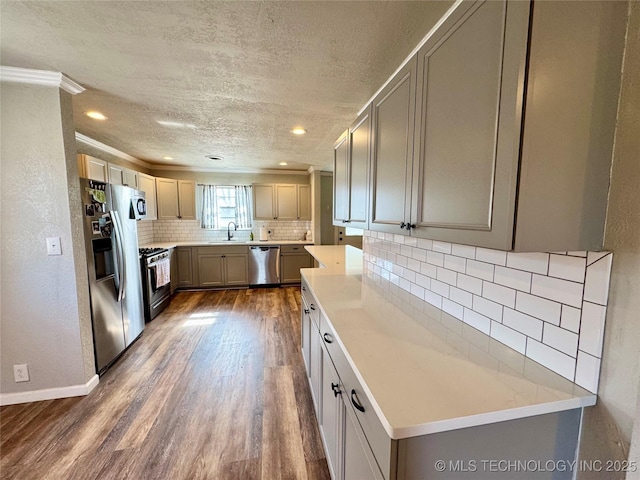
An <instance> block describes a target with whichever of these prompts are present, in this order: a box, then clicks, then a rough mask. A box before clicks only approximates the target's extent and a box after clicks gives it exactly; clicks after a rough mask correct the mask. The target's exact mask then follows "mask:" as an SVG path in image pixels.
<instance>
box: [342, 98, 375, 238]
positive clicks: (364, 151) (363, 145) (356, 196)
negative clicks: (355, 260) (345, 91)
mask: <svg viewBox="0 0 640 480" xmlns="http://www.w3.org/2000/svg"><path fill="white" fill-rule="evenodd" d="M370 161H371V107H369V108H367V109H366V110H365V111H364V112H362V114H361V115H360V116H359V117H358V118H357V119H356V121H355V122H353V124H352V125H351V126H350V127H349V202H348V204H349V216H348V218H347V219H348V223H349V226H350V227H357V228H368V224H367V205H368V203H369V201H368V200H369V189H368V185H369V165H370Z"/></svg>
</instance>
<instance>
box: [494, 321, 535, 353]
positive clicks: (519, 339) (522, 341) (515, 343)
mask: <svg viewBox="0 0 640 480" xmlns="http://www.w3.org/2000/svg"><path fill="white" fill-rule="evenodd" d="M491 337H492V338H495V339H496V340H498V341H499V342H502V343H504V344H505V345H507V346H509V347H511V348H513V349H514V350H517V351H518V352H520V353H521V354H523V355H524V354H525V351H526V348H527V337H526V336H524V335H523V334H521V333H519V332H516V331H515V330H513V329H511V328H509V327H505V326H504V325H502V324H501V323H498V322H495V321H492V322H491Z"/></svg>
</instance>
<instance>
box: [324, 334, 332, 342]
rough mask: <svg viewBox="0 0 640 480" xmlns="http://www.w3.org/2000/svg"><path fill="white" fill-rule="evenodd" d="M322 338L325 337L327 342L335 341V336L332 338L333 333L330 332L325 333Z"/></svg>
mask: <svg viewBox="0 0 640 480" xmlns="http://www.w3.org/2000/svg"><path fill="white" fill-rule="evenodd" d="M322 338H324V341H325V342H327V343H333V338H331V335H329V334H328V333H325V334H324V335H323V336H322Z"/></svg>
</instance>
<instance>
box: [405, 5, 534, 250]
mask: <svg viewBox="0 0 640 480" xmlns="http://www.w3.org/2000/svg"><path fill="white" fill-rule="evenodd" d="M528 12H529V5H528V2H509V5H508V8H507V2H506V1H494V2H477V3H475V4H462V5H461V7H460V8H459V9H458V10H457V11H456V12H455V14H454V15H453V16H452V17H450V18H449V19H448V21H447V23H445V24H443V26H442V27H441V28H440V30H439V32H437V33H436V34H435V35H433V36H432V38H430V39H429V41H428V42H427V43H426V44H425V45H424V46H423V47H422V48H421V49H420V51H419V53H418V84H419V89H418V102H419V106H420V111H421V115H419V118H418V120H417V122H416V123H417V127H416V131H417V133H416V138H415V140H416V142H415V151H416V152H417V153H416V155H415V161H414V173H413V178H414V185H413V202H412V203H413V206H414V209H413V218H412V223H413V224H415V225H416V229H415V230H414V232H413V233H412V235H417V236H422V237H428V238H433V239H438V240H449V241H454V242H457V243H472V244H474V245H484V246H492V247H494V248H506V249H510V248H511V246H512V236H513V209H514V202H515V190H516V176H517V167H518V149H519V135H520V116H521V115H520V113H519V112H521V108H522V107H521V105H522V92H523V88H522V82H523V78H524V66H525V56H526V48H527V31H528V27H527V26H528ZM509 212H510V213H509Z"/></svg>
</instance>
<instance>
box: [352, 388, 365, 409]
mask: <svg viewBox="0 0 640 480" xmlns="http://www.w3.org/2000/svg"><path fill="white" fill-rule="evenodd" d="M351 403H352V404H353V406H354V407H356V410H360V411H361V412H364V407H363V406H362V405H360V402H359V401H358V395H356V391H355V390H353V389H351Z"/></svg>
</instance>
